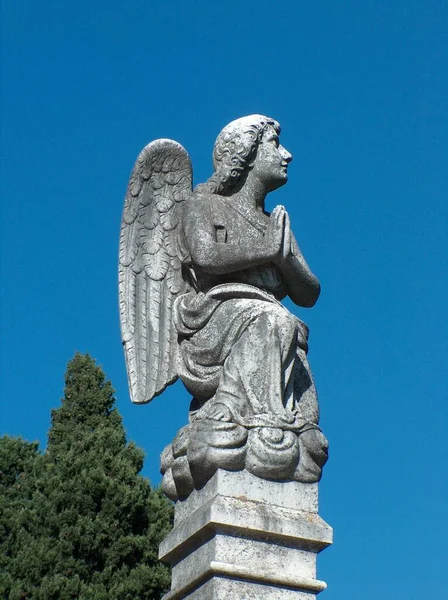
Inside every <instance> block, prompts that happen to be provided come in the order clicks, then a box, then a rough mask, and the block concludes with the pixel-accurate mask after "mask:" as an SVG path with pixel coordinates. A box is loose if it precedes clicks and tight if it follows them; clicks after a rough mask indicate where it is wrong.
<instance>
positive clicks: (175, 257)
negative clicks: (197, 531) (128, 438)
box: [119, 115, 328, 500]
mask: <svg viewBox="0 0 448 600" xmlns="http://www.w3.org/2000/svg"><path fill="white" fill-rule="evenodd" d="M279 135H280V126H279V124H278V123H277V122H276V121H275V120H273V119H271V118H269V117H266V116H263V115H250V116H248V117H243V118H240V119H237V120H236V121H233V122H231V123H230V124H229V125H227V126H226V127H225V128H224V129H223V130H222V131H221V133H220V134H219V136H218V138H217V140H216V143H215V147H214V152H213V165H214V173H213V175H212V176H211V177H210V179H209V180H208V181H207V182H206V183H204V184H201V185H198V186H197V187H196V188H195V189H194V190H193V188H192V166H191V160H190V158H189V156H188V154H187V152H186V150H185V149H184V148H183V147H182V146H181V145H180V144H178V143H177V142H174V141H172V140H167V139H161V140H156V141H154V142H152V143H150V144H149V145H148V146H146V147H145V148H144V149H143V150H142V152H141V153H140V155H139V157H138V158H137V161H136V163H135V166H134V169H133V171H132V173H131V177H130V181H129V185H128V190H127V193H126V198H125V206H124V211H123V218H122V225H121V236H120V261H119V297H120V317H121V330H122V338H123V345H124V351H125V357H126V365H127V371H128V379H129V387H130V394H131V399H132V401H133V402H135V403H145V402H150V401H151V400H152V399H153V398H154V397H155V396H156V395H158V394H161V393H162V392H163V390H164V389H165V388H166V387H167V386H168V385H170V384H171V383H173V382H174V381H175V380H176V379H177V378H180V379H181V381H182V382H183V383H184V385H185V387H186V388H187V390H188V391H189V392H190V393H191V394H192V396H193V399H192V401H191V405H190V412H189V423H188V424H187V425H186V426H185V427H183V428H182V429H181V430H180V431H179V433H178V434H177V436H176V437H175V439H174V440H173V442H172V443H171V444H169V446H168V447H167V448H166V449H165V450H164V452H163V454H162V467H161V468H162V473H163V475H164V477H163V483H162V488H163V490H164V491H165V493H166V494H167V495H168V497H170V498H171V499H173V500H178V499H184V498H186V497H188V495H189V494H190V493H191V491H192V490H193V489H194V488H200V487H201V486H202V485H204V484H205V483H206V482H207V481H208V480H209V479H210V478H211V477H212V475H213V474H214V473H215V471H216V470H217V469H218V468H222V469H227V470H234V471H237V470H242V469H247V470H248V471H249V472H251V473H253V474H254V475H256V476H258V477H261V478H265V479H271V480H277V481H285V480H296V481H303V482H315V481H318V480H319V479H320V476H321V470H322V467H323V465H324V464H325V462H326V460H327V457H328V443H327V440H326V438H325V437H324V435H323V434H322V432H321V431H320V429H319V426H318V422H319V408H318V402H317V395H316V390H315V385H314V381H313V378H312V375H311V371H310V368H309V364H308V361H307V349H308V345H307V339H308V328H307V327H306V325H305V324H304V323H303V322H302V321H300V320H299V319H298V318H297V317H296V316H294V315H293V314H291V313H290V312H289V311H288V310H287V309H286V308H285V307H284V306H283V305H282V304H281V300H282V299H283V298H284V297H285V296H289V297H290V298H291V299H292V301H293V302H294V303H295V304H297V305H298V306H303V307H311V306H313V305H314V303H315V302H316V300H317V298H318V296H319V293H320V286H319V283H318V281H317V279H316V278H315V276H314V275H313V274H312V272H311V270H310V269H309V267H308V265H307V263H306V261H305V259H304V257H303V255H302V253H301V251H300V249H299V246H298V244H297V242H296V240H295V238H294V235H293V233H292V231H291V228H290V221H289V217H288V214H287V212H286V210H285V208H284V207H283V206H277V207H276V208H275V209H274V210H273V212H272V213H271V214H268V213H267V212H266V211H265V206H264V203H265V198H266V195H267V194H268V193H269V192H272V191H274V190H275V189H277V188H278V187H280V186H281V185H283V184H285V183H286V182H287V177H288V176H287V169H288V165H289V163H290V162H291V160H292V156H291V154H290V153H289V152H288V151H287V150H286V149H285V148H284V147H283V146H282V145H281V144H280V141H279Z"/></svg>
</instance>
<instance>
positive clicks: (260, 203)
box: [230, 177, 267, 212]
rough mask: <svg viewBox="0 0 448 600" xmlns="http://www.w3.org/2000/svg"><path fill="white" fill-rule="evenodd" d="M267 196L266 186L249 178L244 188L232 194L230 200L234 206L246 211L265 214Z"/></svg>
mask: <svg viewBox="0 0 448 600" xmlns="http://www.w3.org/2000/svg"><path fill="white" fill-rule="evenodd" d="M266 195H267V192H266V189H265V187H264V185H262V183H261V182H260V181H259V180H258V179H255V178H251V177H248V178H247V180H246V182H245V183H244V185H243V187H242V188H241V189H240V190H238V191H237V192H235V193H234V194H232V196H231V197H230V200H231V201H232V204H235V205H236V206H240V207H241V208H243V209H245V210H251V211H252V210H253V211H257V212H263V211H264V201H265V198H266Z"/></svg>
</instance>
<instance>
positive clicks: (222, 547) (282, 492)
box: [159, 470, 333, 600]
mask: <svg viewBox="0 0 448 600" xmlns="http://www.w3.org/2000/svg"><path fill="white" fill-rule="evenodd" d="M317 490H318V488H317V483H314V484H305V483H298V482H286V483H282V482H274V481H266V480H263V479H259V478H258V477H255V476H254V475H251V474H250V473H248V472H247V471H239V472H229V471H223V470H218V471H217V473H216V474H215V475H214V476H213V478H212V479H211V480H210V481H209V482H208V483H207V484H206V485H205V486H204V488H202V489H201V490H195V491H193V493H192V494H191V495H190V496H189V497H188V499H187V500H185V501H183V502H177V503H176V507H175V520H174V528H173V530H172V531H171V533H170V534H169V535H168V536H167V537H166V538H165V540H164V541H163V542H162V544H161V545H160V551H159V557H160V559H161V560H163V561H164V562H166V563H168V564H170V565H171V566H172V584H171V591H170V592H169V593H168V594H166V595H165V596H164V599H163V600H181V599H184V598H185V599H188V600H315V597H316V594H318V593H319V592H321V591H322V590H324V589H325V588H326V584H325V583H324V582H323V581H319V580H318V579H316V557H317V554H318V552H320V551H321V550H323V549H324V548H325V547H326V546H328V545H330V544H331V543H332V538H333V531H332V529H331V527H330V526H329V525H327V524H326V523H325V521H323V520H322V519H321V518H320V517H319V516H318V514H317V494H318V491H317Z"/></svg>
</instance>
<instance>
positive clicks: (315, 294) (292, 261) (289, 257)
mask: <svg viewBox="0 0 448 600" xmlns="http://www.w3.org/2000/svg"><path fill="white" fill-rule="evenodd" d="M277 265H278V266H279V268H280V270H281V272H282V274H283V276H284V279H285V285H286V290H287V293H288V296H289V297H290V298H291V300H292V301H293V302H294V304H297V305H298V306H304V307H306V308H311V307H312V306H314V305H315V304H316V302H317V299H318V298H319V294H320V283H319V281H318V280H317V278H316V277H315V276H314V275H313V273H312V272H311V269H310V268H309V266H308V264H307V262H306V260H305V258H304V257H303V254H302V252H301V251H300V248H299V245H298V244H297V241H296V239H295V237H294V235H293V234H292V232H291V230H290V225H289V217H288V215H287V213H285V235H284V239H283V252H282V255H281V256H280V258H279V259H278V260H277Z"/></svg>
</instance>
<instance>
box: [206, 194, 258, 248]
mask: <svg viewBox="0 0 448 600" xmlns="http://www.w3.org/2000/svg"><path fill="white" fill-rule="evenodd" d="M267 219H268V217H265V216H264V215H261V214H260V215H258V214H256V213H255V214H253V215H252V214H242V213H241V212H239V211H237V210H236V209H235V208H233V207H232V206H231V205H229V204H227V203H226V204H224V203H219V204H216V205H214V206H213V207H212V221H213V227H214V229H215V237H216V241H217V242H218V243H222V244H232V245H242V244H244V245H246V244H248V243H249V244H250V243H252V242H253V243H255V242H259V240H260V239H261V238H263V237H264V233H265V231H266V224H267V223H266V221H267Z"/></svg>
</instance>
